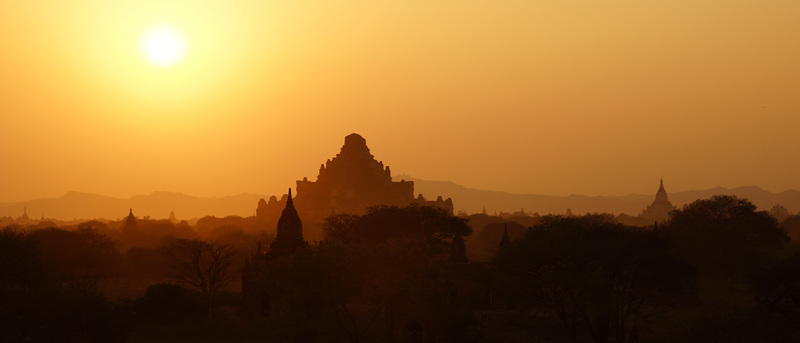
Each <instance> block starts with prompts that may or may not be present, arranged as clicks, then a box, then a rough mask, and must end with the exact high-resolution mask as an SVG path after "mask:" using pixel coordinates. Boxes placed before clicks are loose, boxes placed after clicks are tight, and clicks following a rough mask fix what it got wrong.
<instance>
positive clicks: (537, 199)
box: [0, 175, 800, 220]
mask: <svg viewBox="0 0 800 343" xmlns="http://www.w3.org/2000/svg"><path fill="white" fill-rule="evenodd" d="M395 179H398V180H399V179H405V180H408V181H414V191H415V193H416V194H423V196H425V197H426V198H428V199H436V197H437V196H442V197H444V198H448V197H449V198H453V205H454V206H455V210H456V211H465V212H467V213H480V212H481V211H482V209H483V207H484V206H486V211H487V212H488V213H489V214H493V213H494V212H495V211H496V212H501V211H503V212H516V211H519V210H521V209H524V210H525V212H527V213H532V212H538V213H539V214H546V213H564V212H565V211H566V210H567V209H568V208H569V209H571V210H572V212H573V213H575V214H582V213H587V212H608V213H613V214H621V213H627V214H629V215H634V216H635V215H637V214H639V213H641V212H642V210H644V209H645V207H647V205H649V204H650V203H651V202H652V201H653V199H655V191H656V189H655V187H654V189H653V194H630V195H624V196H597V197H589V196H582V195H568V196H553V195H538V194H514V193H508V192H495V191H486V190H479V189H474V188H467V187H464V186H461V185H458V184H456V183H453V182H450V181H429V180H421V179H417V178H414V177H411V176H407V175H402V176H398V177H395ZM667 192H669V187H667ZM715 194H729V195H735V196H738V197H741V198H747V199H750V201H752V202H753V203H754V204H756V206H758V207H759V209H762V210H767V211H768V210H769V209H770V208H772V206H774V205H776V204H781V205H783V206H785V207H786V208H787V209H789V211H790V212H792V213H796V212H797V211H798V210H800V192H798V191H795V190H789V191H785V192H780V193H772V192H768V191H765V190H763V189H761V188H759V187H755V186H748V187H738V188H733V189H728V188H722V187H717V188H713V189H707V190H700V191H687V192H675V193H669V199H670V201H671V202H672V203H673V204H674V205H676V206H678V207H681V206H683V205H685V204H688V203H690V202H692V201H695V200H697V199H701V198H708V197H710V196H712V195H715ZM277 196H279V197H280V195H277ZM267 197H268V196H264V195H261V194H249V193H245V194H239V195H234V196H227V197H218V198H203V197H195V196H190V195H186V194H182V193H172V192H155V193H151V194H148V195H137V196H134V197H132V198H129V199H120V198H113V197H108V196H103V195H96V194H89V193H79V192H69V193H67V194H65V195H64V196H61V197H58V198H47V199H37V200H30V201H25V202H16V203H0V217H2V216H9V217H13V218H17V217H19V216H20V215H22V211H23V208H24V207H25V206H27V208H28V216H29V217H30V218H31V219H39V218H40V217H41V216H42V215H44V216H45V217H46V218H53V219H59V220H73V219H91V218H105V219H112V220H116V219H120V218H123V217H125V216H127V215H128V209H129V208H132V209H133V213H134V214H135V215H136V216H137V217H144V216H150V217H152V218H153V219H166V218H168V217H169V213H170V212H171V211H174V212H175V216H176V217H177V218H178V219H192V218H200V217H204V216H207V215H213V216H217V217H225V216H229V215H238V216H243V217H246V216H251V215H254V214H255V211H256V207H257V205H258V200H259V199H261V198H267Z"/></svg>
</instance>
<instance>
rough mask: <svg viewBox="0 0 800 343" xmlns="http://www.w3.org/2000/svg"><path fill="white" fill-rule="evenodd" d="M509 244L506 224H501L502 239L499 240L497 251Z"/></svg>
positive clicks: (509, 239) (509, 238)
mask: <svg viewBox="0 0 800 343" xmlns="http://www.w3.org/2000/svg"><path fill="white" fill-rule="evenodd" d="M509 244H511V237H510V236H509V235H508V223H503V238H500V246H499V249H500V250H503V248H504V247H506V246H508V245H509Z"/></svg>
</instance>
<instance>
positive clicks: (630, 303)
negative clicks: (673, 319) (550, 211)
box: [494, 214, 694, 343]
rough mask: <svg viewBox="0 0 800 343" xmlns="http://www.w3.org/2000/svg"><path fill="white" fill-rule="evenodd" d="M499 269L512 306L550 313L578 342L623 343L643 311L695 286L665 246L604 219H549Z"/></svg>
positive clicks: (500, 258)
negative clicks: (584, 336) (581, 338)
mask: <svg viewBox="0 0 800 343" xmlns="http://www.w3.org/2000/svg"><path fill="white" fill-rule="evenodd" d="M494 263H495V265H496V266H497V268H498V270H499V271H501V272H502V273H503V274H504V275H505V278H506V282H505V284H506V285H507V287H508V288H509V292H510V294H512V298H513V300H516V302H517V303H518V304H520V305H521V306H523V307H524V308H546V309H549V310H551V311H553V312H554V313H555V314H556V315H557V317H558V318H559V320H560V322H561V323H562V325H563V327H564V329H565V331H566V333H567V334H568V336H569V337H570V340H571V341H573V342H576V341H577V340H578V333H579V329H580V328H582V327H583V328H586V329H587V331H588V332H589V334H590V335H591V336H592V337H593V338H594V340H595V342H604V343H605V342H608V341H609V340H611V339H613V340H614V341H615V342H619V343H622V342H625V341H626V338H627V336H628V335H629V334H630V333H631V330H632V328H633V326H634V325H635V323H636V321H637V318H638V316H639V315H640V314H641V312H642V308H643V307H644V306H646V305H649V306H655V304H656V303H657V302H658V301H661V300H663V299H667V298H668V297H670V296H674V295H678V294H682V293H686V292H689V291H691V290H692V287H693V282H694V279H693V270H692V268H691V267H690V266H688V265H687V264H686V263H683V262H681V261H679V260H677V259H676V258H675V257H673V256H672V255H671V253H670V249H669V247H668V245H667V244H666V242H665V241H664V240H663V239H660V238H659V237H658V236H656V235H655V234H654V233H653V232H644V231H634V230H631V229H627V228H625V227H623V226H622V225H619V224H616V223H615V222H614V220H613V217H612V216H611V215H605V214H594V215H585V216H580V217H578V216H569V217H564V216H545V217H543V218H541V222H540V224H537V225H535V226H534V227H532V228H531V229H530V230H529V232H528V233H527V234H526V236H525V238H524V239H522V240H517V241H514V242H512V243H511V244H510V245H509V246H507V248H504V249H502V250H500V252H499V253H498V255H497V257H496V258H495V260H494Z"/></svg>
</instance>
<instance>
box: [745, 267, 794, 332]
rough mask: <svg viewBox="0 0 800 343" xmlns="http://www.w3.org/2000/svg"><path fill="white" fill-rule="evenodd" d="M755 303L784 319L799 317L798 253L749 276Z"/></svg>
mask: <svg viewBox="0 0 800 343" xmlns="http://www.w3.org/2000/svg"><path fill="white" fill-rule="evenodd" d="M750 285H751V291H752V293H753V296H754V297H755V300H756V302H757V303H758V304H759V305H760V306H761V307H763V308H764V309H766V310H768V311H770V312H774V313H778V314H780V315H782V316H784V317H795V318H797V316H798V315H800V253H796V254H794V255H792V256H789V257H788V258H786V259H783V260H781V261H779V262H778V263H776V264H774V265H772V266H770V267H768V268H764V269H762V270H758V271H756V272H754V273H752V274H751V275H750Z"/></svg>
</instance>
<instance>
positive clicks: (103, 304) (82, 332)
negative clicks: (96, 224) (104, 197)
mask: <svg viewBox="0 0 800 343" xmlns="http://www.w3.org/2000/svg"><path fill="white" fill-rule="evenodd" d="M64 274H67V273H64V272H62V271H60V270H59V265H52V264H48V263H47V261H46V260H45V259H43V258H42V256H41V254H40V253H39V250H38V247H37V246H36V240H34V239H33V238H32V237H31V235H30V233H28V232H25V231H21V230H17V229H12V228H6V229H2V230H0V341H1V342H121V341H123V340H124V337H123V336H122V334H121V330H120V327H119V325H118V322H117V321H116V318H115V316H114V313H113V310H112V307H111V305H110V304H109V302H108V300H107V299H106V297H105V296H104V295H103V294H101V293H100V292H98V291H97V290H96V289H95V288H94V285H92V284H91V283H85V282H80V281H77V282H76V281H75V280H65V279H63V278H61V276H63V275H64Z"/></svg>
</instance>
